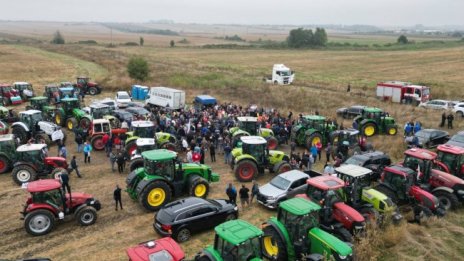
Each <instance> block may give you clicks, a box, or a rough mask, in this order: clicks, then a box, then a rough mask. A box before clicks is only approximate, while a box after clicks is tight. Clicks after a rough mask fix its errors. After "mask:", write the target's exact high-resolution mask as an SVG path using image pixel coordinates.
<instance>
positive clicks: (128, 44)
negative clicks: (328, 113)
mask: <svg viewBox="0 0 464 261" xmlns="http://www.w3.org/2000/svg"><path fill="white" fill-rule="evenodd" d="M124 45H125V46H139V44H138V43H136V42H127V43H124Z"/></svg>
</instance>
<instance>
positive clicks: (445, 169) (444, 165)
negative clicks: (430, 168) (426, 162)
mask: <svg viewBox="0 0 464 261" xmlns="http://www.w3.org/2000/svg"><path fill="white" fill-rule="evenodd" d="M434 163H435V164H436V165H438V167H439V168H440V169H441V170H442V171H444V172H446V173H450V170H449V168H448V166H447V165H446V164H444V163H443V162H441V161H438V160H436V161H434Z"/></svg>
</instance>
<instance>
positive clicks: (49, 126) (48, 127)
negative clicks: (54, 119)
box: [38, 121, 58, 135]
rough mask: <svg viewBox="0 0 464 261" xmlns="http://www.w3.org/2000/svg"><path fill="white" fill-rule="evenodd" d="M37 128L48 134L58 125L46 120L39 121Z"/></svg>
mask: <svg viewBox="0 0 464 261" xmlns="http://www.w3.org/2000/svg"><path fill="white" fill-rule="evenodd" d="M38 125H39V128H40V129H41V130H42V131H44V132H45V133H46V134H48V135H52V133H53V132H55V131H56V130H57V129H58V125H56V124H54V123H51V122H48V121H39V123H38Z"/></svg>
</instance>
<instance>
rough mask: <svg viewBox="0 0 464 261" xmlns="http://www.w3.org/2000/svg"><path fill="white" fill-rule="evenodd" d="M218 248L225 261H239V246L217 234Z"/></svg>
mask: <svg viewBox="0 0 464 261" xmlns="http://www.w3.org/2000/svg"><path fill="white" fill-rule="evenodd" d="M216 238H217V240H216V246H215V247H216V249H217V250H218V251H219V253H221V256H222V258H223V260H224V261H238V246H236V245H233V244H232V243H230V242H228V241H225V240H224V239H222V238H220V237H218V236H216Z"/></svg>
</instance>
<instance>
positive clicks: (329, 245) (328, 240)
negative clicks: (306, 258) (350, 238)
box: [309, 227, 353, 260]
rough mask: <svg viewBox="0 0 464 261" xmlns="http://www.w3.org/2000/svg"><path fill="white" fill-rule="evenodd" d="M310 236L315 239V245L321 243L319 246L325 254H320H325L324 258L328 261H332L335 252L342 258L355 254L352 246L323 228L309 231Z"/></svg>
mask: <svg viewBox="0 0 464 261" xmlns="http://www.w3.org/2000/svg"><path fill="white" fill-rule="evenodd" d="M309 235H310V237H312V238H313V240H315V241H316V242H315V243H317V242H318V241H319V242H320V243H319V244H320V245H321V247H322V248H323V253H319V254H324V257H325V258H326V259H327V260H331V258H330V257H331V256H332V254H333V253H334V252H335V253H337V254H339V255H340V256H349V255H352V254H353V250H352V248H351V246H350V245H348V244H347V243H346V242H343V241H341V240H340V239H338V238H337V237H335V236H334V235H332V234H330V233H328V232H327V231H324V230H323V229H321V228H318V227H314V228H312V229H311V230H309ZM329 251H330V252H329ZM327 252H329V253H327ZM324 260H325V259H324Z"/></svg>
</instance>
